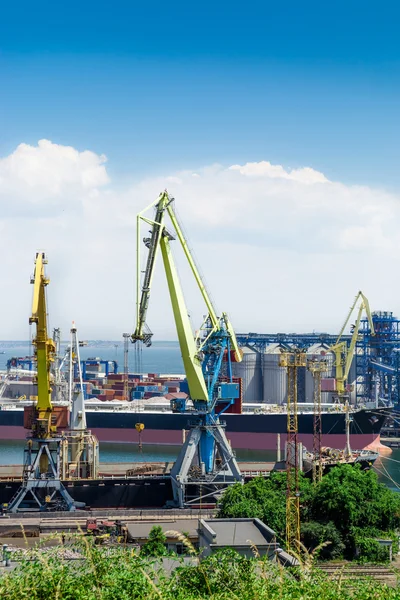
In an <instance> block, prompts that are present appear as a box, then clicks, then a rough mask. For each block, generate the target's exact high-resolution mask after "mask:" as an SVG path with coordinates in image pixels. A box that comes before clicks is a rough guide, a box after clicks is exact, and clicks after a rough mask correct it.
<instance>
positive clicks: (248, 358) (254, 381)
mask: <svg viewBox="0 0 400 600" xmlns="http://www.w3.org/2000/svg"><path fill="white" fill-rule="evenodd" d="M242 351H243V360H242V362H240V363H232V374H233V376H234V377H241V378H242V389H243V402H252V403H258V402H262V377H261V355H260V353H259V352H257V350H253V348H248V347H247V346H244V347H243V348H242Z"/></svg>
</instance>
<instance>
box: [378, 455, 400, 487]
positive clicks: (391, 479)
mask: <svg viewBox="0 0 400 600" xmlns="http://www.w3.org/2000/svg"><path fill="white" fill-rule="evenodd" d="M384 458H386V457H384ZM396 462H398V461H396ZM381 466H382V468H383V469H384V470H385V473H383V472H382V471H380V469H378V468H377V467H376V466H375V465H374V469H375V470H376V471H378V473H380V474H381V475H383V476H384V477H387V479H389V481H391V482H392V483H393V484H394V485H395V486H396V487H397V488H398V489H400V485H399V484H398V483H397V482H396V481H395V480H394V479H393V477H392V476H391V475H390V473H389V471H388V470H387V468H386V467H385V465H384V464H382V463H381Z"/></svg>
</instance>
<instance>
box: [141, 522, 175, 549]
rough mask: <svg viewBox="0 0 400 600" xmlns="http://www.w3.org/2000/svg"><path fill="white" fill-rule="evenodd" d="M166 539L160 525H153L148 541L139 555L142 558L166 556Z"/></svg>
mask: <svg viewBox="0 0 400 600" xmlns="http://www.w3.org/2000/svg"><path fill="white" fill-rule="evenodd" d="M166 543H167V537H166V535H165V533H164V532H163V530H162V528H161V527H160V525H154V527H152V528H151V530H150V533H149V539H148V540H147V542H146V543H145V544H143V546H142V548H141V550H140V554H141V555H142V556H166V555H167V554H168V551H167V547H166Z"/></svg>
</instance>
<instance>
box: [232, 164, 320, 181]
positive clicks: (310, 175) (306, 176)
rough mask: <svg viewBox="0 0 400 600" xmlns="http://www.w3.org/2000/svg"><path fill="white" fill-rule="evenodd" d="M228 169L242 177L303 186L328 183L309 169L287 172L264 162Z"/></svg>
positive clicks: (278, 166) (280, 166)
mask: <svg viewBox="0 0 400 600" xmlns="http://www.w3.org/2000/svg"><path fill="white" fill-rule="evenodd" d="M229 168H230V169H231V170H232V171H239V173H241V174H242V175H247V176H249V177H254V176H258V177H271V178H272V179H290V180H292V181H298V182H300V183H305V184H313V183H327V182H328V179H327V178H326V177H325V175H324V174H323V173H320V172H319V171H315V170H314V169H311V168H310V167H303V168H302V169H291V170H290V171H287V170H285V169H284V168H283V167H282V165H271V163H270V162H268V161H266V160H263V161H261V162H251V163H246V164H245V165H232V166H231V167H229Z"/></svg>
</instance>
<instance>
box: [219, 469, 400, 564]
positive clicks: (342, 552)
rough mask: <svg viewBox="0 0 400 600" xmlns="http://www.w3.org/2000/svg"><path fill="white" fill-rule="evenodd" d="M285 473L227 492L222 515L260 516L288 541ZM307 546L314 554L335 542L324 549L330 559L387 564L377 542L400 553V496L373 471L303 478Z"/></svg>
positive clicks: (323, 554)
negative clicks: (314, 479) (313, 479)
mask: <svg viewBox="0 0 400 600" xmlns="http://www.w3.org/2000/svg"><path fill="white" fill-rule="evenodd" d="M285 491H286V473H273V474H271V477H269V478H267V479H264V478H257V479H253V480H252V481H251V482H249V483H247V484H246V485H244V486H240V485H234V486H232V487H231V488H230V489H228V490H227V491H226V492H225V494H224V496H223V498H222V500H221V502H220V504H219V514H218V516H220V517H258V518H260V519H261V520H262V521H264V523H265V524H267V525H268V526H269V527H271V528H272V529H274V530H275V531H276V533H277V535H278V538H279V539H280V540H281V541H282V542H283V540H284V535H285V506H286V496H285ZM300 506H301V508H300V510H301V523H302V532H301V535H302V542H303V544H304V545H305V546H306V548H308V549H310V550H313V549H314V548H316V547H317V546H319V545H320V544H321V543H323V542H327V541H329V542H331V543H330V544H329V545H326V546H324V547H323V548H322V549H321V551H320V557H321V558H325V559H331V558H338V557H341V556H343V557H345V558H347V559H354V558H357V557H358V558H359V559H360V560H362V561H366V560H370V561H375V562H382V561H385V560H387V557H388V552H387V549H382V548H380V547H379V546H378V544H377V542H376V538H382V537H384V538H386V539H388V538H389V539H393V541H394V546H393V551H394V552H396V551H397V540H398V536H396V535H395V534H394V530H396V529H398V528H399V527H400V494H398V493H396V492H393V491H391V490H389V489H388V488H387V487H386V486H384V485H383V484H380V483H379V482H378V478H377V476H376V474H375V473H374V472H373V471H361V469H359V468H357V467H352V466H350V465H341V466H338V467H335V468H334V469H332V470H331V471H330V473H328V474H327V475H325V476H324V477H323V479H322V481H321V482H320V483H319V484H318V485H317V486H313V485H312V483H311V482H310V481H309V480H308V479H306V478H305V477H301V478H300Z"/></svg>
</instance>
